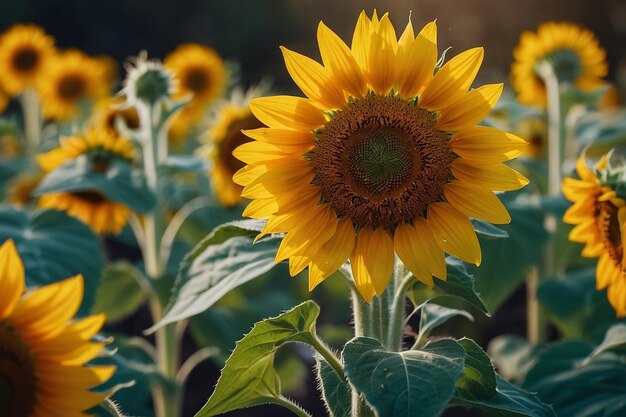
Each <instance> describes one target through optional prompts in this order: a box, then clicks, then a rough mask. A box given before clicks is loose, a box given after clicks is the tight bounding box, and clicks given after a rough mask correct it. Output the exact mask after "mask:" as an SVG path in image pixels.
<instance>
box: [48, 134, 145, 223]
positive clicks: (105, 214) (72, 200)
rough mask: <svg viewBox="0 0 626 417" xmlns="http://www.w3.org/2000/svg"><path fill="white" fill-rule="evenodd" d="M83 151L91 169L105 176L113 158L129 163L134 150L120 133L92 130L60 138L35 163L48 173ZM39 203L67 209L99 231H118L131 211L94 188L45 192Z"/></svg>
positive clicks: (70, 213)
mask: <svg viewBox="0 0 626 417" xmlns="http://www.w3.org/2000/svg"><path fill="white" fill-rule="evenodd" d="M83 154H85V155H87V156H88V158H89V159H90V161H91V165H92V169H93V170H94V171H95V172H98V173H101V174H103V175H104V174H106V172H107V170H108V169H109V165H110V164H111V162H112V161H113V160H114V159H124V160H126V161H128V162H129V163H130V162H131V161H132V159H133V157H134V149H133V146H132V144H131V143H130V142H129V141H128V140H127V139H126V138H124V137H123V136H119V135H116V134H113V133H111V132H108V131H106V130H102V129H91V130H88V131H87V133H86V135H85V136H69V137H64V138H62V139H61V146H59V147H58V148H55V149H53V150H51V151H49V152H47V153H45V154H42V155H39V156H38V157H37V162H38V163H39V166H40V167H41V169H42V170H43V171H44V172H50V171H52V170H54V169H56V168H58V167H60V166H61V165H63V163H64V162H66V161H68V160H71V159H75V158H77V157H78V156H80V155H83ZM39 205H40V206H41V207H48V208H54V209H58V210H64V211H67V212H68V214H69V215H71V216H74V217H77V218H78V219H80V220H81V221H83V222H84V223H86V224H88V225H89V226H91V228H92V229H93V230H94V231H96V232H97V233H102V234H105V233H119V232H120V231H121V230H122V228H123V227H124V225H126V222H127V220H128V215H129V214H130V209H129V208H128V207H126V206H125V205H123V204H121V203H118V202H116V201H112V200H109V199H108V198H107V197H106V196H105V195H103V194H102V193H100V192H99V191H97V190H81V191H74V192H66V193H58V194H45V195H42V196H41V197H40V199H39Z"/></svg>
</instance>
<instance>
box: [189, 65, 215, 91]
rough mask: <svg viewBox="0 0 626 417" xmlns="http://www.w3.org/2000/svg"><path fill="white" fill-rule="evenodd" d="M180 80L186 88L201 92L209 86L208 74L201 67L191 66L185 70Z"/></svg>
mask: <svg viewBox="0 0 626 417" xmlns="http://www.w3.org/2000/svg"><path fill="white" fill-rule="evenodd" d="M182 82H183V85H184V86H185V88H186V89H187V90H190V91H193V93H194V94H202V93H204V92H205V91H206V90H207V88H208V87H209V76H208V74H207V72H206V71H205V70H203V69H202V68H193V69H190V70H189V71H187V73H186V74H185V77H184V79H183V80H182Z"/></svg>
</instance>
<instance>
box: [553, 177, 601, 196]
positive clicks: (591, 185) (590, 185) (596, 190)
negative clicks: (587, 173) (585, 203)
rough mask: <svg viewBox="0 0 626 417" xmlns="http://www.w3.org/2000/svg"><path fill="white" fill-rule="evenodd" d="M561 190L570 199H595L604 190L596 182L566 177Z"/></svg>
mask: <svg viewBox="0 0 626 417" xmlns="http://www.w3.org/2000/svg"><path fill="white" fill-rule="evenodd" d="M561 190H562V191H563V194H564V195H565V198H567V199H568V200H569V201H578V200H580V199H585V198H591V199H593V200H595V199H596V197H597V196H598V195H599V194H600V193H601V192H602V189H601V187H600V186H599V185H598V184H597V183H595V182H587V181H581V180H577V179H574V178H569V177H567V178H565V179H564V180H563V184H562V185H561Z"/></svg>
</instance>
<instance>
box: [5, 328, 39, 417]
mask: <svg viewBox="0 0 626 417" xmlns="http://www.w3.org/2000/svg"><path fill="white" fill-rule="evenodd" d="M36 393H37V377H36V373H35V364H34V363H33V358H32V356H31V354H30V349H29V347H28V345H27V344H26V343H25V342H24V340H23V339H22V337H21V336H20V334H19V333H18V332H17V330H16V329H15V327H13V325H11V323H9V322H8V321H7V320H0V404H2V407H1V408H0V417H22V416H28V415H30V413H31V412H32V410H33V407H34V406H35V402H36ZM5 404H6V405H5Z"/></svg>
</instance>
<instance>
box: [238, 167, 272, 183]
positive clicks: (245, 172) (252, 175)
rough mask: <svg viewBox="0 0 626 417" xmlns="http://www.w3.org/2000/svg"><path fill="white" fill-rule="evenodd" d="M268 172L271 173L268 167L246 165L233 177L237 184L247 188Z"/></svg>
mask: <svg viewBox="0 0 626 417" xmlns="http://www.w3.org/2000/svg"><path fill="white" fill-rule="evenodd" d="M267 171H269V167H268V166H264V165H259V166H252V165H246V166H245V167H243V168H241V169H240V170H239V171H237V172H236V173H235V175H233V181H234V183H235V184H239V185H243V186H246V185H248V184H250V183H251V182H252V181H254V180H256V179H257V178H259V177H260V176H261V175H263V174H265V173H266V172H267Z"/></svg>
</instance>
